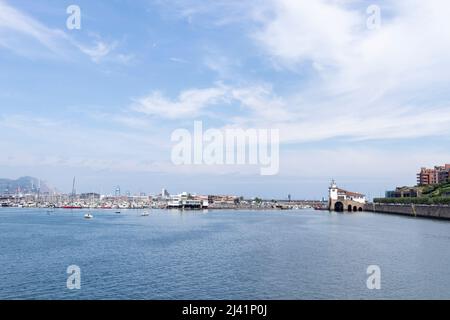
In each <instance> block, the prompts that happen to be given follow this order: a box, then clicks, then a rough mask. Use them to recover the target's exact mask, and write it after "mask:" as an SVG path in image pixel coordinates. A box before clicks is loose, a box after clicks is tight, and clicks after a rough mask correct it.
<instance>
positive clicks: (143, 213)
mask: <svg viewBox="0 0 450 320" xmlns="http://www.w3.org/2000/svg"><path fill="white" fill-rule="evenodd" d="M149 215H150V213H149V212H148V211H144V212H142V213H141V216H142V217H148V216H149Z"/></svg>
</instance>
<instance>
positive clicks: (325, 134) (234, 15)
mask: <svg viewBox="0 0 450 320" xmlns="http://www.w3.org/2000/svg"><path fill="white" fill-rule="evenodd" d="M73 4H75V5H78V6H79V7H80V8H81V29H80V30H68V29H67V28H66V19H67V17H68V15H67V13H66V8H67V7H68V6H69V5H73ZM371 4H376V5H378V6H379V7H380V9H381V17H382V20H381V21H382V23H381V27H380V28H379V29H377V30H370V29H368V28H367V26H366V20H367V18H368V14H367V12H366V9H367V7H368V6H369V5H371ZM449 9H450V4H449V3H448V1H445V0H432V1H426V2H425V1H419V0H412V1H411V0H398V1H390V2H384V1H370V2H369V1H359V0H329V1H326V0H317V1H301V0H259V1H245V2H244V3H243V1H234V0H228V1H224V0H218V1H198V0H185V1H181V0H168V1H156V0H154V1H152V0H145V1H144V0H134V1H119V0H115V1H56V0H54V1H45V0H40V1H29V0H26V1H25V0H14V1H11V0H0V130H1V132H2V139H1V140H0V148H1V150H2V151H1V155H0V176H1V177H6V178H17V177H19V176H23V175H32V176H36V177H40V178H42V179H44V180H46V181H48V182H49V183H51V184H53V185H54V186H56V187H57V188H59V189H60V190H62V191H69V190H70V188H71V180H72V177H73V176H77V179H78V189H79V190H80V191H87V190H96V191H102V192H105V193H108V192H112V191H113V188H114V186H115V185H120V186H121V187H122V190H129V191H131V192H139V191H141V192H147V193H157V192H159V190H160V189H161V188H163V187H165V188H167V189H169V191H171V192H174V193H175V192H182V191H192V192H198V193H209V192H214V193H233V194H243V195H246V196H256V195H260V196H264V197H274V198H285V197H287V194H292V196H293V197H294V198H320V197H322V196H325V195H326V191H327V186H328V183H329V181H330V180H331V178H335V179H337V181H338V183H339V184H340V185H342V186H343V187H346V188H348V189H353V190H355V191H360V192H364V193H367V194H368V195H369V196H378V195H381V194H383V192H384V190H386V189H391V188H393V187H395V186H397V185H407V184H414V183H415V173H416V171H417V170H418V169H419V168H420V167H421V166H432V165H435V164H442V163H445V162H447V163H448V162H450V152H449V151H448V149H449V148H448V146H449V133H450V132H449V131H450V101H449V100H450V92H449V91H448V88H449V87H450V72H449V70H450V43H449V42H448V40H447V39H449V38H450V20H448V18H447V16H446V12H448V10H449ZM195 120H201V121H203V123H204V124H205V126H207V127H208V128H225V127H239V128H272V129H280V134H281V151H280V162H281V166H280V172H279V174H278V175H275V176H269V177H263V176H260V175H259V174H258V173H259V171H258V170H257V168H253V167H249V166H214V167H211V166H196V167H188V168H185V167H183V168H180V167H177V166H175V165H173V164H172V163H171V161H170V152H171V148H172V146H173V144H172V142H171V140H170V136H171V133H172V132H173V130H175V129H177V128H187V129H189V130H192V128H193V123H194V121H195Z"/></svg>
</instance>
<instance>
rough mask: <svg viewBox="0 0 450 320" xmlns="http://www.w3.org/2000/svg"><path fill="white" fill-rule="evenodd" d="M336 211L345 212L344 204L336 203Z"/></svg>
mask: <svg viewBox="0 0 450 320" xmlns="http://www.w3.org/2000/svg"><path fill="white" fill-rule="evenodd" d="M334 211H336V212H344V204H343V203H342V202H336V203H335V204H334Z"/></svg>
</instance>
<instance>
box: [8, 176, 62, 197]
mask: <svg viewBox="0 0 450 320" xmlns="http://www.w3.org/2000/svg"><path fill="white" fill-rule="evenodd" d="M18 190H20V192H21V193H37V192H38V191H40V192H41V193H52V192H54V191H56V190H55V189H54V188H53V187H51V186H50V185H48V184H47V183H46V182H45V181H42V180H40V179H38V178H34V177H21V178H19V179H17V180H11V179H0V194H8V193H9V194H14V193H16V192H17V191H18Z"/></svg>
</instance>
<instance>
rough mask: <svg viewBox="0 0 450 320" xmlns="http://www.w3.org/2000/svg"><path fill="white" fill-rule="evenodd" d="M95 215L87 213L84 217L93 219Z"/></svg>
mask: <svg viewBox="0 0 450 320" xmlns="http://www.w3.org/2000/svg"><path fill="white" fill-rule="evenodd" d="M93 217H94V216H93V215H92V214H90V213H86V214H85V215H84V218H85V219H92V218H93Z"/></svg>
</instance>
